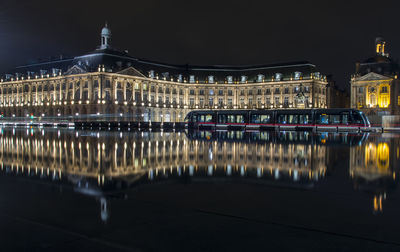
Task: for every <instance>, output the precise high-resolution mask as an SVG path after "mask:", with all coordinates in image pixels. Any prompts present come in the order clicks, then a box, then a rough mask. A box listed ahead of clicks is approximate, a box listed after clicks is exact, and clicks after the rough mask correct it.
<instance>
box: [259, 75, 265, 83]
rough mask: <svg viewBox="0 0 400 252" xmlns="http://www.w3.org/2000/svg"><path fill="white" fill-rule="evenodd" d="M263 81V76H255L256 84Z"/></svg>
mask: <svg viewBox="0 0 400 252" xmlns="http://www.w3.org/2000/svg"><path fill="white" fill-rule="evenodd" d="M263 81H264V75H263V74H258V75H257V82H263Z"/></svg>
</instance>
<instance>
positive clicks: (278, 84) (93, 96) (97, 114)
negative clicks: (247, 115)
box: [0, 27, 327, 122]
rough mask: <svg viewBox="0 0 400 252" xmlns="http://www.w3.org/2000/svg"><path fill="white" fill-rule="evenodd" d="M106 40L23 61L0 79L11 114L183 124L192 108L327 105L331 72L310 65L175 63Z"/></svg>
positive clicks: (105, 35)
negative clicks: (83, 50) (135, 54)
mask: <svg viewBox="0 0 400 252" xmlns="http://www.w3.org/2000/svg"><path fill="white" fill-rule="evenodd" d="M110 39H111V31H110V30H109V29H108V28H107V27H104V28H103V30H102V44H101V46H100V47H99V48H98V49H97V50H95V51H94V52H92V53H89V54H86V55H82V56H78V57H75V58H73V59H63V58H60V59H58V60H53V61H50V62H42V63H37V64H32V65H28V66H21V67H18V68H17V69H16V70H15V73H14V74H8V75H5V76H4V78H3V79H2V82H1V84H0V110H1V113H2V115H3V116H4V117H6V118H13V117H14V118H41V120H61V119H63V120H94V119H98V118H102V119H105V120H130V121H152V122H180V121H183V119H184V117H185V115H186V114H187V113H188V112H189V111H191V110H194V109H274V108H287V109H291V108H325V107H327V99H326V94H327V81H326V77H325V76H322V75H321V74H320V73H319V72H317V70H316V68H315V66H314V65H312V64H310V63H308V62H297V63H288V64H281V65H269V66H255V67H254V66H253V67H247V66H246V67H227V66H209V67H195V66H188V65H185V66H175V65H166V64H161V63H155V62H149V61H143V60H139V59H135V58H132V57H131V56H129V55H128V54H127V53H126V52H119V51H116V50H114V49H112V48H111V46H110V41H111V40H110Z"/></svg>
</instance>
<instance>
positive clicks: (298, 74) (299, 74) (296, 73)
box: [294, 72, 301, 80]
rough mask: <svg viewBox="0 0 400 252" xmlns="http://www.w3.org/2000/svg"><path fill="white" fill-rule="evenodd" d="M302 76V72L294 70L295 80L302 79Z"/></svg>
mask: <svg viewBox="0 0 400 252" xmlns="http://www.w3.org/2000/svg"><path fill="white" fill-rule="evenodd" d="M300 77H301V72H294V79H295V80H300Z"/></svg>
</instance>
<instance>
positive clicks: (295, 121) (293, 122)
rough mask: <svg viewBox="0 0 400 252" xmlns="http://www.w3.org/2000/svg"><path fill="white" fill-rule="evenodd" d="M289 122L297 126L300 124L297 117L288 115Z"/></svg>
mask: <svg viewBox="0 0 400 252" xmlns="http://www.w3.org/2000/svg"><path fill="white" fill-rule="evenodd" d="M288 122H289V123H290V124H297V123H298V116H297V115H288Z"/></svg>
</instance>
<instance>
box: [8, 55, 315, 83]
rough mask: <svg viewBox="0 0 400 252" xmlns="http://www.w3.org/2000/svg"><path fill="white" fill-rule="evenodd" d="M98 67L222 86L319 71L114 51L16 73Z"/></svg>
mask: <svg viewBox="0 0 400 252" xmlns="http://www.w3.org/2000/svg"><path fill="white" fill-rule="evenodd" d="M99 65H102V66H104V68H105V69H106V72H114V73H118V72H121V71H122V70H124V69H127V68H130V67H133V68H134V69H136V70H137V71H138V72H140V73H141V74H142V75H143V76H146V77H149V73H150V72H152V73H154V76H153V77H157V76H158V77H159V78H160V79H161V78H166V79H168V80H169V78H170V77H172V78H174V79H176V78H178V76H181V77H182V78H183V79H186V80H187V79H189V76H191V75H194V76H195V79H196V80H198V81H200V82H203V81H206V80H207V78H208V76H213V77H214V79H215V81H216V82H218V81H220V82H223V81H225V80H226V78H227V76H232V78H233V81H235V80H236V81H237V80H239V78H241V76H246V79H247V81H248V82H255V81H256V80H257V78H259V75H262V76H263V77H264V78H265V80H271V79H272V78H274V76H275V74H278V73H279V74H281V80H288V79H291V78H293V77H294V74H295V72H300V73H301V75H302V76H304V77H305V78H309V77H310V75H311V74H314V73H316V72H318V71H317V69H316V66H315V65H313V64H311V63H309V62H307V61H299V62H290V63H283V64H271V65H255V66H226V65H212V66H196V65H188V64H186V65H173V64H165V63H160V62H155V61H150V60H144V59H138V58H134V57H132V56H130V55H129V54H128V53H127V52H121V51H118V50H115V49H113V48H106V49H100V48H99V49H97V50H95V51H92V52H90V53H87V54H84V55H81V56H77V57H74V58H70V59H60V60H54V61H48V62H42V63H36V64H30V65H25V66H19V67H17V68H16V69H15V70H14V73H20V74H23V75H25V74H27V73H28V72H35V73H38V75H40V72H41V70H42V71H43V70H44V71H47V72H48V73H50V74H51V73H52V71H53V69H59V70H61V72H62V73H65V72H67V71H68V70H69V69H70V68H72V67H73V66H78V67H79V68H80V69H83V70H85V71H87V72H96V71H98V67H99Z"/></svg>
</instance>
